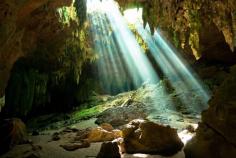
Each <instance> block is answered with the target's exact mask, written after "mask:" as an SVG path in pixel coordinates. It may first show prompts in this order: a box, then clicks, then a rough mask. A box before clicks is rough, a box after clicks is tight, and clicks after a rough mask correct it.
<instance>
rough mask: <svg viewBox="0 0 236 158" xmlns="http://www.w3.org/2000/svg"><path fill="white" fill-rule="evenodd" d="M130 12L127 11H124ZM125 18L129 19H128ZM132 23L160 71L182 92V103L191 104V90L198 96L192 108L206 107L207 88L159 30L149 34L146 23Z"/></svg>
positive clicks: (140, 21) (201, 108)
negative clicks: (144, 25) (144, 24)
mask: <svg viewBox="0 0 236 158" xmlns="http://www.w3.org/2000/svg"><path fill="white" fill-rule="evenodd" d="M135 11H136V15H140V11H139V10H135V9H132V12H135ZM130 12H131V11H130ZM130 12H128V11H127V12H126V13H130ZM125 17H129V15H126V14H125ZM126 19H127V18H126ZM139 19H140V18H139ZM127 20H128V21H129V19H127ZM134 25H135V27H136V29H137V31H138V33H139V34H140V36H141V37H142V38H143V40H144V41H145V42H146V43H147V45H148V48H149V50H150V52H151V54H152V56H153V57H154V59H155V60H156V62H157V64H158V65H159V67H160V68H161V71H162V72H163V73H164V74H165V76H166V77H167V78H168V79H169V81H170V82H171V84H172V86H173V87H174V88H175V90H176V91H177V93H180V92H181V93H182V95H181V96H179V98H180V99H181V101H182V102H183V104H185V105H186V106H189V105H191V102H190V101H189V99H188V97H189V96H188V95H187V93H186V92H193V93H194V94H198V95H199V96H200V98H199V99H198V101H199V102H198V103H197V104H196V105H197V106H194V107H193V108H194V109H195V110H198V111H202V110H203V109H206V108H207V102H208V100H209V97H210V94H209V91H208V89H207V88H205V87H204V85H203V84H202V83H201V80H200V79H199V78H198V77H197V75H196V74H195V73H194V71H193V70H192V69H191V68H190V66H188V64H187V62H186V61H184V59H183V58H182V57H181V56H180V54H179V53H178V51H177V50H176V49H175V48H174V47H173V46H171V44H170V43H169V42H167V40H166V39H165V38H164V36H163V35H162V34H161V31H160V30H159V29H157V31H155V32H154V35H151V31H150V28H149V26H148V25H147V26H146V28H145V29H144V28H143V23H142V20H136V21H135V23H134Z"/></svg>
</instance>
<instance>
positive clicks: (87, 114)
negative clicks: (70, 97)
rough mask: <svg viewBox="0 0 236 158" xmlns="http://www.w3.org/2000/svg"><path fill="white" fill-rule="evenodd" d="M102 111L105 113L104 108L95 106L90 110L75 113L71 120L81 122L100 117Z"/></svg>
mask: <svg viewBox="0 0 236 158" xmlns="http://www.w3.org/2000/svg"><path fill="white" fill-rule="evenodd" d="M102 111H103V108H102V106H94V107H92V108H89V109H82V110H79V111H76V112H75V113H73V114H72V117H71V119H72V120H81V119H86V118H90V117H93V116H96V115H98V114H99V113H100V112H102Z"/></svg>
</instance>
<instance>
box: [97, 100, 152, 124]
mask: <svg viewBox="0 0 236 158" xmlns="http://www.w3.org/2000/svg"><path fill="white" fill-rule="evenodd" d="M145 107H146V105H145V104H143V103H141V102H136V101H129V102H127V104H125V105H123V106H118V107H114V108H109V109H107V110H105V111H103V112H102V113H101V114H100V115H99V116H98V119H97V120H96V122H95V123H97V124H102V123H109V124H111V125H112V126H113V127H118V126H121V125H124V124H127V123H129V122H130V121H132V120H134V119H145V118H146V117H147V110H146V108H145Z"/></svg>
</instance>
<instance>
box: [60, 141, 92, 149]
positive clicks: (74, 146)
mask: <svg viewBox="0 0 236 158" xmlns="http://www.w3.org/2000/svg"><path fill="white" fill-rule="evenodd" d="M89 146H90V143H89V142H87V141H83V142H80V143H71V144H64V145H60V147H62V148H63V149H65V150H67V151H74V150H77V149H79V148H87V147H89Z"/></svg>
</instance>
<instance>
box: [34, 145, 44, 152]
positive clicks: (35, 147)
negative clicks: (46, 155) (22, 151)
mask: <svg viewBox="0 0 236 158" xmlns="http://www.w3.org/2000/svg"><path fill="white" fill-rule="evenodd" d="M32 150H33V151H39V150H42V146H40V145H32Z"/></svg>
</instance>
